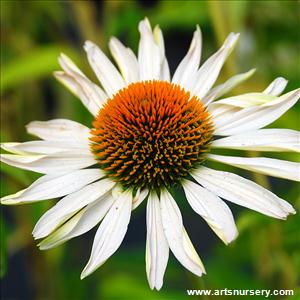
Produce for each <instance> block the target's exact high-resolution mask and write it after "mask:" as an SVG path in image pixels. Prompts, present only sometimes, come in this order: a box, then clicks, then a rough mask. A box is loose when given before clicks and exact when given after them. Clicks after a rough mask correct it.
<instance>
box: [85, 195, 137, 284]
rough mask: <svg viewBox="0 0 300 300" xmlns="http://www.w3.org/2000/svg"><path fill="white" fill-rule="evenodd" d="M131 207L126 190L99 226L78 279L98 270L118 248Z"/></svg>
mask: <svg viewBox="0 0 300 300" xmlns="http://www.w3.org/2000/svg"><path fill="white" fill-rule="evenodd" d="M131 206H132V191H130V190H127V191H125V192H124V193H122V194H121V195H120V197H119V198H118V199H116V201H115V202H114V204H113V205H112V207H111V208H110V210H109V211H108V213H107V215H106V216H105V217H104V219H103V221H102V223H101V224H100V226H99V228H98V230H97V233H96V235H95V239H94V242H93V247H92V253H91V256H90V259H89V261H88V263H87V265H86V266H85V268H84V270H83V271H82V273H81V276H80V278H81V279H83V278H84V277H86V276H88V275H89V274H91V273H92V272H94V271H95V270H96V269H97V268H99V267H100V266H101V265H102V264H104V262H105V261H106V260H107V259H108V258H109V257H110V256H111V255H112V254H113V253H114V252H115V251H116V250H117V249H118V248H119V246H120V245H121V243H122V241H123V239H124V236H125V234H126V231H127V226H128V223H129V221H130V215H131Z"/></svg>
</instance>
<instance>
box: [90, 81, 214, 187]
mask: <svg viewBox="0 0 300 300" xmlns="http://www.w3.org/2000/svg"><path fill="white" fill-rule="evenodd" d="M93 126H94V128H93V129H92V130H91V134H92V137H91V138H90V140H91V148H92V151H93V153H94V154H95V156H96V158H97V160H98V162H99V165H100V167H101V169H103V170H104V171H106V173H107V175H108V176H109V177H112V178H115V179H116V180H117V181H118V182H120V183H121V184H122V185H123V186H124V187H129V186H134V187H137V188H138V187H149V188H159V187H160V186H170V185H171V184H174V183H177V182H180V180H181V179H182V178H184V177H185V176H186V175H187V174H188V172H189V171H190V170H191V169H192V168H195V167H196V166H198V165H199V164H200V163H201V162H203V160H204V159H205V153H206V152H207V151H208V150H209V145H210V142H211V140H212V135H213V123H212V121H211V117H210V115H209V113H208V112H207V110H206V109H205V107H204V105H203V104H202V102H201V101H200V100H199V98H197V97H196V96H191V95H190V93H189V92H187V91H185V90H184V89H182V88H181V87H180V86H178V85H175V84H172V83H169V82H165V81H144V82H137V83H133V84H131V85H129V86H128V87H126V88H124V89H122V90H121V91H119V92H118V93H117V94H116V95H114V96H113V98H111V99H109V100H108V101H107V103H106V104H105V105H104V107H103V108H102V109H101V110H100V111H99V113H98V115H97V117H96V119H95V121H94V122H93Z"/></svg>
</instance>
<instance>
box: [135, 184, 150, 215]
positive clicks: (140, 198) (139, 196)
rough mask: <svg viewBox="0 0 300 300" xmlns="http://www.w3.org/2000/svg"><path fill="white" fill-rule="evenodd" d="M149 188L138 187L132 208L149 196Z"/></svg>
mask: <svg viewBox="0 0 300 300" xmlns="http://www.w3.org/2000/svg"><path fill="white" fill-rule="evenodd" d="M148 194H149V190H148V189H147V188H145V189H143V190H141V189H138V191H137V193H136V195H135V196H134V198H133V200H132V210H134V209H136V208H137V207H138V206H139V205H140V204H141V203H142V202H143V201H144V200H145V199H146V198H147V196H148Z"/></svg>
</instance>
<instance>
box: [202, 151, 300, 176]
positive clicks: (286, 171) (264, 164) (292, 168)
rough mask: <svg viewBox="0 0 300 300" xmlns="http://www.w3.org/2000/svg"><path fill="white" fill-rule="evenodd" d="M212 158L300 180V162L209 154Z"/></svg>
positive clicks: (243, 167)
mask: <svg viewBox="0 0 300 300" xmlns="http://www.w3.org/2000/svg"><path fill="white" fill-rule="evenodd" d="M208 158H209V159H210V160H214V161H218V162H221V163H224V164H229V165H231V166H235V167H238V168H242V169H246V170H250V171H253V172H258V173H262V174H265V175H271V176H274V177H280V178H286V179H290V180H295V181H300V164H299V163H296V162H291V161H286V160H281V159H274V158H266V157H236V156H224V155H215V154H209V155H208Z"/></svg>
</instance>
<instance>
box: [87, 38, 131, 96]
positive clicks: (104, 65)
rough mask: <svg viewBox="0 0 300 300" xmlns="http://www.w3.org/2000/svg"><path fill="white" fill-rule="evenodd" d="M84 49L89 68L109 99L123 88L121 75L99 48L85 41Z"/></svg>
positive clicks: (123, 83)
mask: <svg viewBox="0 0 300 300" xmlns="http://www.w3.org/2000/svg"><path fill="white" fill-rule="evenodd" d="M84 49H85V51H86V52H87V56H88V60H89V63H90V66H91V67H92V69H93V70H94V72H95V74H96V76H97V77H98V79H99V81H100V82H101V84H102V87H103V89H104V90H105V91H106V93H107V95H108V96H109V97H111V96H112V95H114V94H115V93H117V92H118V90H120V89H121V88H123V87H124V86H125V82H124V80H123V78H122V76H121V74H120V73H119V71H118V70H117V69H116V67H115V66H114V65H113V64H112V62H111V61H110V60H109V59H108V58H107V56H106V55H105V54H104V53H103V52H102V51H101V50H100V48H99V47H97V46H96V45H95V44H94V43H92V42H90V41H86V42H85V44H84Z"/></svg>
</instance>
